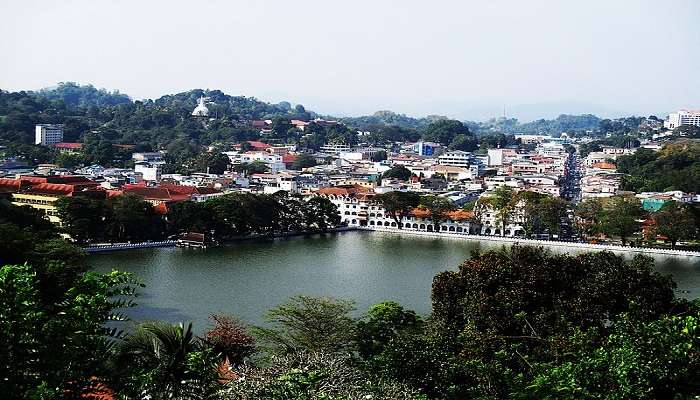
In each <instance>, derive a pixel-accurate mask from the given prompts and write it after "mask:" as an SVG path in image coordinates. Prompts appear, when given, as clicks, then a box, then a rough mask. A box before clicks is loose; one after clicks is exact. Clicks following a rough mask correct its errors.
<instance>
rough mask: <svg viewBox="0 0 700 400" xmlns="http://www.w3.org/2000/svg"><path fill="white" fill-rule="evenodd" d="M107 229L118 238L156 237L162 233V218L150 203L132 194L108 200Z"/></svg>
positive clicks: (112, 235) (143, 238)
mask: <svg viewBox="0 0 700 400" xmlns="http://www.w3.org/2000/svg"><path fill="white" fill-rule="evenodd" d="M107 205H108V213H107V215H106V218H105V225H106V227H105V231H106V232H108V234H109V235H110V237H111V238H113V239H116V240H146V239H154V238H157V237H158V236H159V235H161V234H162V232H163V229H161V228H162V220H161V219H160V217H159V216H158V215H157V214H156V213H155V211H154V210H153V206H151V204H150V203H148V202H147V201H145V200H143V199H142V198H141V197H139V196H136V195H131V194H125V195H122V196H116V197H113V198H111V199H109V200H108V201H107Z"/></svg>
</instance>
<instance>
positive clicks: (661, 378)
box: [526, 311, 700, 399]
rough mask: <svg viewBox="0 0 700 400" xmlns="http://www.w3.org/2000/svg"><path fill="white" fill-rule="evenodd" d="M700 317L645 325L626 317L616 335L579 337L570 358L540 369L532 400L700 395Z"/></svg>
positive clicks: (618, 324) (619, 322)
mask: <svg viewBox="0 0 700 400" xmlns="http://www.w3.org/2000/svg"><path fill="white" fill-rule="evenodd" d="M698 321H700V314H699V313H698V312H697V311H696V312H694V313H691V315H685V316H663V317H661V318H660V319H658V320H655V321H650V322H639V321H636V320H634V319H632V318H629V316H627V315H622V316H621V317H620V318H619V319H618V320H617V321H616V322H615V323H614V324H613V331H612V332H611V334H610V335H609V336H607V337H605V338H603V340H596V339H597V338H592V337H591V336H593V335H591V334H590V333H589V334H577V335H576V336H574V337H572V338H571V339H570V341H571V342H572V343H573V346H572V347H573V349H574V350H573V352H572V354H571V355H569V356H568V357H566V359H565V360H561V361H559V362H553V363H542V364H536V365H535V370H536V373H535V377H534V378H533V379H532V382H531V383H530V384H529V385H528V387H527V390H526V391H527V394H528V395H530V396H531V397H532V398H547V399H571V398H592V399H603V398H606V399H607V398H615V399H681V398H692V397H693V396H696V395H697V393H698V392H699V391H700V384H698V378H699V377H698V369H699V368H700V362H699V361H698V358H697V357H694V355H693V350H692V349H697V348H698V346H700V339H699V338H700V325H698Z"/></svg>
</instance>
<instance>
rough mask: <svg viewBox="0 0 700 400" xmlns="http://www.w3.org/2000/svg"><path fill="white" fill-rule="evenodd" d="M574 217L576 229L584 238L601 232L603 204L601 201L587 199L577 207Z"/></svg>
mask: <svg viewBox="0 0 700 400" xmlns="http://www.w3.org/2000/svg"><path fill="white" fill-rule="evenodd" d="M574 216H575V224H576V228H577V230H578V231H579V232H580V233H581V234H582V235H583V236H584V237H589V236H591V235H594V234H596V233H598V232H601V230H602V228H601V220H602V217H603V203H602V201H601V200H600V199H586V200H584V201H582V202H580V203H578V204H577V205H576V210H575V211H574Z"/></svg>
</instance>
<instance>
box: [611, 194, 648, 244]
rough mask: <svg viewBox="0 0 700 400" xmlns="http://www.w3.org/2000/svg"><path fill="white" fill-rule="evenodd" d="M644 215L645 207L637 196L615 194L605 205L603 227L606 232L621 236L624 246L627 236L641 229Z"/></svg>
mask: <svg viewBox="0 0 700 400" xmlns="http://www.w3.org/2000/svg"><path fill="white" fill-rule="evenodd" d="M643 215H644V209H643V208H642V205H641V203H640V202H639V200H637V199H636V198H634V197H625V196H613V197H611V198H610V200H609V201H608V202H606V203H605V204H604V206H603V214H602V216H601V227H602V230H603V232H605V233H606V234H608V235H611V236H618V237H620V240H621V241H622V245H623V246H624V245H626V244H627V238H628V237H629V236H630V235H632V234H633V233H635V232H637V231H638V230H639V227H640V222H639V219H640V218H642V216H643Z"/></svg>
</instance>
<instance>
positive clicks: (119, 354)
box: [113, 321, 218, 399]
mask: <svg viewBox="0 0 700 400" xmlns="http://www.w3.org/2000/svg"><path fill="white" fill-rule="evenodd" d="M217 367H218V356H217V354H215V353H214V351H213V350H212V349H211V348H210V347H208V346H207V345H206V344H205V343H204V342H203V341H202V340H200V339H199V338H197V337H196V336H195V335H194V332H193V331H192V324H187V326H184V325H183V324H178V325H171V324H168V323H166V322H162V321H155V322H144V323H142V324H140V325H138V326H137V327H136V330H135V332H134V333H132V334H130V335H128V336H127V337H126V338H125V339H124V340H123V341H122V342H120V343H119V344H118V346H117V349H116V354H115V356H114V371H113V373H114V382H113V386H114V388H115V389H116V390H117V391H118V392H119V393H120V394H122V395H124V396H127V397H128V398H142V397H148V398H152V399H172V398H187V399H205V398H208V396H211V394H213V393H214V392H215V391H216V389H217V386H218V385H217V383H216V379H217V378H218V372H217Z"/></svg>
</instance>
